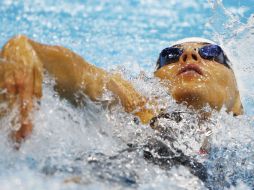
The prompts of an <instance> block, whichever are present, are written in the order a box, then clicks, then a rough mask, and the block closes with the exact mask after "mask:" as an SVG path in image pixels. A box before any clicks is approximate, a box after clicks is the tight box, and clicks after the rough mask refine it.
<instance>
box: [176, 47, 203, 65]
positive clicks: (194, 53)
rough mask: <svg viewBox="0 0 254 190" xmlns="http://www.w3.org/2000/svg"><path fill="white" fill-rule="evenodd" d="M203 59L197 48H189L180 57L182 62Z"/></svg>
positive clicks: (193, 61)
mask: <svg viewBox="0 0 254 190" xmlns="http://www.w3.org/2000/svg"><path fill="white" fill-rule="evenodd" d="M200 59H201V57H200V55H199V53H198V50H197V48H187V49H185V50H184V52H183V54H182V55H181V57H180V62H181V63H195V62H199V61H200Z"/></svg>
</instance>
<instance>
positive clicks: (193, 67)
mask: <svg viewBox="0 0 254 190" xmlns="http://www.w3.org/2000/svg"><path fill="white" fill-rule="evenodd" d="M187 72H188V73H189V72H195V73H197V74H199V75H203V72H202V70H201V69H200V67H199V66H198V65H196V64H188V65H186V66H184V67H182V68H181V69H180V71H179V72H178V73H177V75H180V74H183V73H187Z"/></svg>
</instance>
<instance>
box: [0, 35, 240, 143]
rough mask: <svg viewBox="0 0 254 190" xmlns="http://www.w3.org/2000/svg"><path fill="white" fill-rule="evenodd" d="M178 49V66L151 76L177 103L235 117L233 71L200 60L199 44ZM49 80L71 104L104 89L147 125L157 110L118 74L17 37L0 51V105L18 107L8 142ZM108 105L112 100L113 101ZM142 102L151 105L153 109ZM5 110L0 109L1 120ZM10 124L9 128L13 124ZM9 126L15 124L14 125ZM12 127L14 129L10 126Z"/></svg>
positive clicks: (24, 129) (26, 124)
mask: <svg viewBox="0 0 254 190" xmlns="http://www.w3.org/2000/svg"><path fill="white" fill-rule="evenodd" d="M180 46H182V48H183V49H184V53H183V54H182V55H181V57H180V59H179V61H178V62H175V63H173V64H169V65H166V66H163V67H161V68H160V69H159V70H157V71H156V72H155V73H154V75H155V77H158V78H160V79H161V82H162V83H163V84H164V85H165V87H166V88H167V89H168V92H169V94H171V95H172V97H173V98H174V99H175V100H176V101H177V102H179V103H182V102H186V103H187V105H188V106H192V107H194V108H196V109H200V108H202V107H203V106H205V105H206V104H209V105H210V106H211V107H212V108H214V109H217V110H220V108H221V107H222V106H223V105H225V107H226V108H227V111H229V112H231V111H232V112H233V113H234V114H235V115H239V114H241V113H242V106H241V101H240V96H239V92H238V89H237V84H236V80H235V76H234V73H233V71H232V70H231V69H229V68H227V67H225V66H224V65H222V64H220V63H217V62H216V61H213V60H206V59H202V58H201V57H200V55H199V54H198V51H197V48H199V47H201V46H203V44H202V43H201V44H200V43H184V44H180ZM44 71H47V72H48V73H49V74H50V75H51V76H53V77H54V78H55V81H56V85H55V87H56V90H57V91H58V93H59V95H60V96H62V97H64V98H66V99H68V100H70V102H75V101H76V100H75V97H76V96H75V94H76V93H77V92H79V91H81V92H82V93H85V94H86V95H87V96H88V97H90V98H91V100H93V101H101V100H102V99H101V97H102V94H103V92H104V91H105V90H108V91H111V92H112V93H113V94H114V95H115V97H116V99H117V100H119V102H120V103H121V105H122V106H123V108H124V109H125V111H126V112H128V113H132V114H134V115H136V116H138V117H139V118H140V120H141V121H142V122H143V123H148V122H149V121H150V120H151V119H152V118H153V117H154V116H156V115H158V113H159V111H158V110H157V108H156V105H157V104H156V100H152V101H150V100H149V99H148V98H147V97H144V96H142V95H141V94H140V93H139V92H137V91H136V90H135V88H134V87H133V86H132V84H131V83H130V82H128V81H126V80H124V79H123V78H122V77H121V76H120V75H119V74H110V73H107V72H106V71H104V70H103V69H100V68H98V67H96V66H94V65H92V64H90V63H88V62H87V61H85V60H84V59H83V58H82V57H80V56H79V55H77V54H76V53H74V52H72V51H71V50H69V49H67V48H64V47H61V46H50V45H46V44H41V43H38V42H35V41H33V40H31V39H29V38H27V37H26V36H23V35H19V36H16V37H13V38H12V39H10V40H9V41H8V42H7V43H6V44H5V45H4V47H3V48H2V51H1V52H0V90H4V92H5V93H3V94H0V103H2V102H6V103H7V104H8V105H9V109H12V108H13V107H14V105H16V106H17V107H19V111H20V113H19V117H18V120H17V121H18V122H17V123H16V124H15V125H17V126H19V128H18V130H14V131H13V135H12V136H13V138H14V140H15V141H17V142H20V141H22V140H23V139H24V138H25V137H26V136H28V135H29V134H30V133H31V132H32V129H33V123H32V119H31V118H32V112H33V109H34V107H36V105H34V102H35V101H34V100H35V99H40V98H41V96H42V81H43V72H44ZM113 101H114V100H113ZM146 104H150V105H154V106H153V107H154V109H151V108H147V107H146ZM5 113H8V110H1V113H0V116H4V115H5ZM13 125H14V124H13ZM14 127H15V126H14ZM15 128H17V127H15Z"/></svg>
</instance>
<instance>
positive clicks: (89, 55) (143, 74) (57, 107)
mask: <svg viewBox="0 0 254 190" xmlns="http://www.w3.org/2000/svg"><path fill="white" fill-rule="evenodd" d="M253 13H254V0H224V1H221V0H209V1H204V0H189V1H185V2H184V3H183V2H181V1H177V0H170V1H168V0H160V1H156V0H129V1H119V0H104V1H99V0H77V1H70V0H65V1H62V0H55V1H50V0H44V1H41V0H25V1H14V0H2V1H1V2H0V24H1V27H0V44H1V46H2V45H4V43H5V42H6V41H7V40H8V39H10V38H11V37H12V36H14V35H17V34H25V35H27V36H29V37H30V38H32V39H34V40H37V41H39V42H42V43H47V44H58V45H63V46H65V47H68V48H70V49H72V50H73V51H75V52H76V53H78V54H80V55H81V56H82V57H84V58H85V59H86V60H87V61H89V62H91V63H93V64H95V65H96V66H98V67H102V68H104V69H105V70H107V71H109V72H116V71H117V72H121V73H122V75H123V76H124V77H125V78H126V79H128V80H130V81H131V82H132V84H133V85H134V86H135V87H136V89H137V90H138V91H139V92H140V93H142V94H145V95H147V96H148V97H155V96H158V97H159V98H160V99H161V100H162V102H167V103H166V104H165V105H164V106H166V107H167V109H169V110H172V109H173V110H181V111H184V112H188V110H186V108H185V106H184V105H177V104H176V103H175V102H174V101H173V100H172V98H170V97H168V95H167V93H166V92H165V90H164V89H163V88H162V87H161V86H160V84H159V83H158V81H157V80H156V79H154V78H152V72H153V71H154V69H155V62H156V60H157V58H158V54H159V52H160V51H161V49H163V48H165V47H167V46H169V45H170V44H171V43H172V42H174V41H175V40H178V39H181V38H184V37H190V36H198V37H205V38H209V39H211V40H213V41H216V42H218V43H219V44H221V45H223V46H224V48H225V50H226V51H227V53H228V55H229V57H230V59H231V61H232V63H233V69H234V71H235V73H236V76H237V81H238V86H239V89H240V93H241V99H242V102H243V106H244V109H245V115H244V116H239V117H233V116H232V115H231V114H227V113H226V112H225V110H222V111H221V112H220V113H216V112H214V113H213V114H212V117H211V123H210V124H209V125H208V124H206V125H204V126H202V127H203V129H204V130H205V129H207V128H209V129H211V128H212V130H213V135H212V139H211V154H210V155H209V156H202V155H201V156H196V157H195V159H197V160H198V161H199V162H202V163H203V164H204V165H205V166H206V168H207V170H208V173H209V176H210V178H209V181H208V182H207V183H206V184H205V183H203V182H202V181H201V180H199V179H198V178H197V177H196V176H194V175H193V174H191V173H190V171H189V170H188V169H186V168H185V167H183V166H181V167H173V168H172V169H171V170H168V169H165V168H162V167H160V166H158V165H155V164H153V163H150V162H148V161H146V160H145V159H144V157H143V149H142V145H143V144H145V143H147V141H148V139H149V138H150V137H151V136H155V135H156V134H155V132H154V131H153V130H152V129H150V128H149V127H148V126H146V125H141V124H135V122H133V119H134V118H133V116H132V115H130V114H126V113H125V112H124V111H123V109H122V108H121V107H120V106H118V107H115V108H113V110H107V109H104V108H103V107H102V106H101V105H100V104H97V103H94V102H91V101H89V100H88V99H86V100H85V103H84V104H85V105H84V106H83V107H81V108H75V107H73V106H72V105H71V104H70V103H69V102H68V101H66V100H64V99H61V98H60V97H59V96H58V94H57V92H55V91H54V88H53V86H54V79H52V78H51V77H50V76H48V75H47V74H46V76H45V81H44V83H43V98H42V100H41V103H40V105H39V106H38V109H36V110H35V111H34V115H33V116H34V124H35V127H34V131H33V134H32V135H31V137H30V138H28V139H27V140H26V141H25V142H24V143H23V144H22V146H21V148H20V150H19V151H15V150H14V149H13V144H12V142H10V140H9V138H8V126H9V125H10V124H11V118H12V117H15V114H16V111H15V110H13V112H12V113H10V115H9V116H7V117H4V118H1V121H0V122H1V123H0V125H1V133H0V136H1V139H2V143H1V144H0V152H1V155H0V187H1V188H0V189H3V190H9V189H25V190H30V189H31V190H34V189H52V190H60V189H61V190H62V189H92V190H97V189H141V190H148V189H160V190H163V189H206V188H210V189H244V190H245V189H253V188H254V185H253V180H254V159H253V156H254V155H253V148H254V128H253V124H254V121H253V119H254V118H253V114H254V88H253V85H254V80H253V74H254V69H253V66H252V64H253V63H254V59H253V56H252V54H253V50H252V49H253V44H254V36H253V35H254V14H253ZM104 96H105V97H104V98H105V99H110V98H112V96H111V94H105V95H104ZM207 109H209V108H207ZM197 120H198V119H197V117H196V116H195V115H188V114H187V115H186V117H185V119H184V120H183V121H181V123H180V124H179V123H174V122H171V123H170V125H171V126H174V127H177V128H178V129H183V130H188V134H184V135H182V136H181V135H180V138H179V140H178V142H177V143H178V144H179V145H182V144H189V145H191V146H190V147H187V148H186V147H184V148H183V150H184V152H185V153H186V154H187V155H192V156H193V155H196V153H197V152H198V150H199V147H200V144H201V140H200V139H203V138H204V135H205V134H204V133H203V132H202V130H200V131H201V132H200V131H197V129H195V127H194V129H192V128H189V127H187V129H186V126H191V125H194V124H195V123H197V122H198V121H197ZM207 125H208V126H207ZM199 133H200V134H199ZM197 134H198V135H197ZM164 143H167V142H164ZM128 144H129V145H130V144H134V145H136V147H137V148H133V149H130V148H129V147H128Z"/></svg>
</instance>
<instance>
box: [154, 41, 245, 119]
mask: <svg viewBox="0 0 254 190" xmlns="http://www.w3.org/2000/svg"><path fill="white" fill-rule="evenodd" d="M202 46H204V43H184V44H181V45H179V46H178V47H180V48H183V49H184V52H183V54H182V55H181V57H180V58H179V61H177V62H175V63H171V64H168V65H165V66H163V67H161V68H160V69H158V70H157V71H155V73H154V75H155V76H156V77H158V78H160V79H162V82H163V84H164V86H165V87H166V88H167V89H168V92H169V93H170V94H171V95H172V97H173V98H174V99H175V100H176V101H177V102H180V103H182V102H186V103H187V105H189V106H192V107H194V108H196V109H200V108H202V107H204V106H205V105H207V104H209V105H210V106H211V107H212V108H214V109H217V110H220V109H221V107H222V106H223V105H224V106H225V107H226V108H227V111H229V112H231V111H232V112H234V114H236V115H239V114H242V112H243V110H242V106H241V101H240V96H239V91H238V88H237V84H236V79H235V76H234V73H233V71H232V69H229V68H227V67H226V66H224V65H222V64H220V63H218V62H216V61H214V60H207V59H203V58H202V57H201V56H200V55H199V53H198V48H200V47H202Z"/></svg>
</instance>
